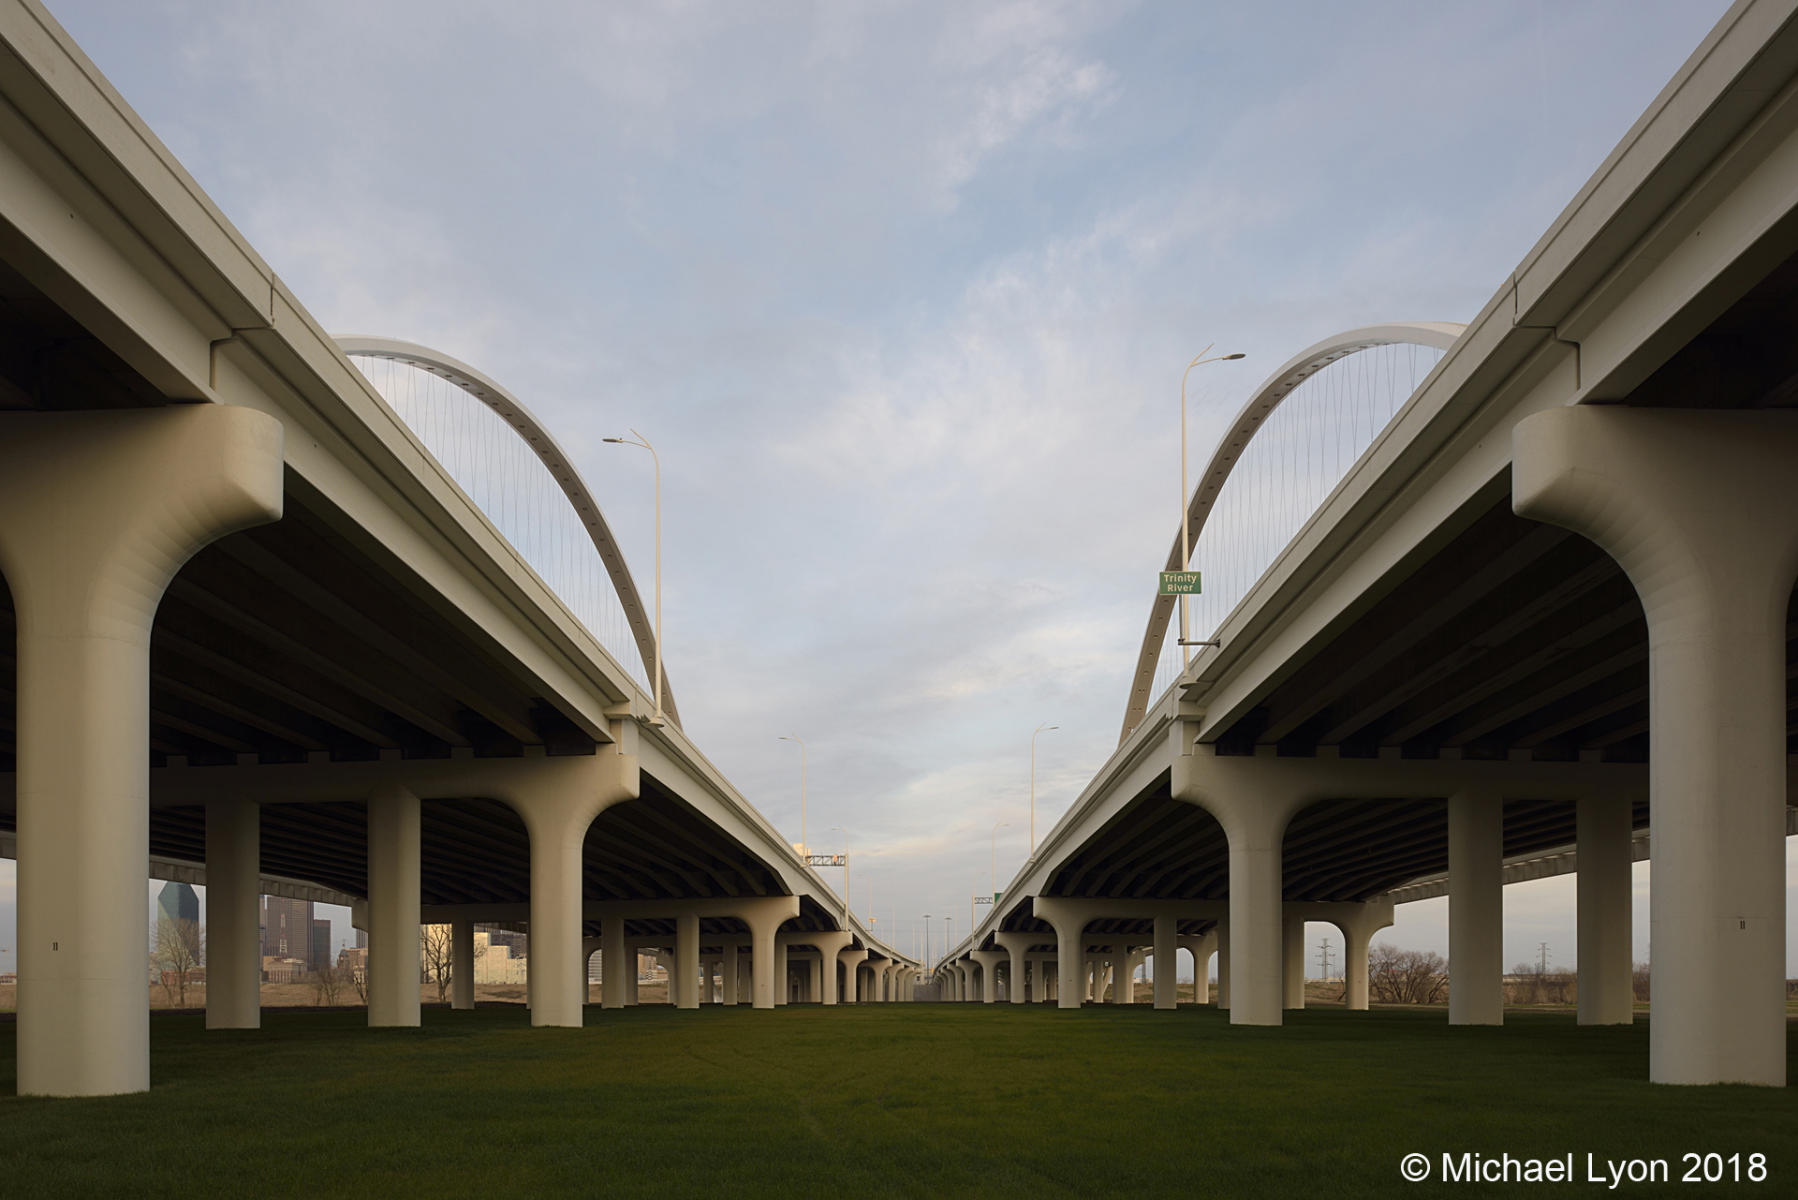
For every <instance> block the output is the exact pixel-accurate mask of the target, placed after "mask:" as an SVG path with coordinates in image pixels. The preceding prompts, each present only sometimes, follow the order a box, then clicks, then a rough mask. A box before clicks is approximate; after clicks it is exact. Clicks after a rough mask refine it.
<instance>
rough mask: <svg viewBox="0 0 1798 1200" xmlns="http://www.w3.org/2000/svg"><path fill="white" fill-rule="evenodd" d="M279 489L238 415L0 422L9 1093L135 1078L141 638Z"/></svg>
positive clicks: (141, 910) (142, 832)
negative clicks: (14, 1049)
mask: <svg viewBox="0 0 1798 1200" xmlns="http://www.w3.org/2000/svg"><path fill="white" fill-rule="evenodd" d="M281 496H282V466H281V426H280V423H279V422H278V421H276V420H274V419H273V418H271V417H269V416H267V415H265V414H262V413H258V412H255V411H252V410H250V409H246V408H239V407H233V406H227V405H212V404H193V405H173V406H170V407H167V408H153V409H142V410H137V411H131V412H122V411H95V412H79V413H11V414H7V415H5V416H0V575H4V577H5V581H6V585H7V588H8V589H9V591H10V592H11V595H12V601H13V607H14V611H15V616H16V620H17V655H18V660H17V684H16V712H17V730H16V733H15V736H14V743H15V752H16V759H17V775H16V780H15V787H16V804H17V808H16V819H17V825H16V829H17V832H18V855H19V859H18V877H17V878H18V893H17V894H18V926H17V936H18V942H17V946H18V974H19V984H18V1027H17V1041H18V1056H19V1057H18V1091H19V1093H20V1094H21V1095H62V1096H98V1095H113V1094H117V1093H121V1092H141V1091H144V1090H146V1089H148V1088H149V1086H150V1042H149V1030H150V1026H149V1004H148V999H147V996H146V989H145V985H144V950H145V936H146V931H147V930H148V929H149V927H150V922H149V896H148V891H147V889H146V888H145V886H144V883H145V878H146V876H145V865H146V862H147V860H148V858H149V836H150V835H149V821H148V819H147V815H146V814H147V812H148V803H149V754H148V750H147V745H148V742H149V704H150V700H149V693H150V688H149V676H150V655H149V649H150V629H151V626H152V624H153V622H154V620H155V615H156V607H157V604H158V603H159V602H160V600H161V598H162V594H163V591H164V589H166V587H167V586H168V584H169V581H170V580H172V579H173V578H174V576H175V574H176V572H177V571H179V570H180V569H181V567H182V566H183V565H184V564H185V563H186V562H187V560H188V559H189V558H191V557H192V556H193V555H194V554H195V553H196V552H198V551H199V550H200V549H201V548H203V547H204V546H206V545H208V544H209V543H211V542H213V541H215V540H217V539H218V538H220V537H223V536H225V535H226V534H229V533H231V532H233V531H235V530H238V529H244V528H247V527H249V526H252V525H261V524H264V523H265V522H268V521H272V520H277V519H279V518H280V516H281Z"/></svg>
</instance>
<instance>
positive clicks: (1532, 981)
mask: <svg viewBox="0 0 1798 1200" xmlns="http://www.w3.org/2000/svg"><path fill="white" fill-rule="evenodd" d="M1511 974H1512V975H1513V976H1514V977H1515V978H1516V980H1517V982H1516V985H1515V986H1516V988H1517V998H1516V1003H1518V1004H1540V1003H1542V990H1543V987H1544V985H1545V984H1546V983H1547V982H1548V980H1547V977H1546V976H1545V975H1544V974H1543V973H1542V968H1541V966H1540V964H1538V963H1533V962H1520V963H1518V964H1517V965H1516V966H1515V967H1514V968H1512V970H1511Z"/></svg>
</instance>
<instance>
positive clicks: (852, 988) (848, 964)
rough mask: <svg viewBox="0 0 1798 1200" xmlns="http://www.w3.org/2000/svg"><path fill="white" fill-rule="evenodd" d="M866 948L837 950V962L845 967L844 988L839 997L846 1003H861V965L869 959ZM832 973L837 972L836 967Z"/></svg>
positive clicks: (832, 969)
mask: <svg viewBox="0 0 1798 1200" xmlns="http://www.w3.org/2000/svg"><path fill="white" fill-rule="evenodd" d="M867 957H868V952H867V951H866V950H850V949H843V950H839V951H837V954H836V958H835V962H837V963H841V964H842V967H843V990H842V994H841V995H840V996H839V997H838V999H839V1000H840V1001H841V1002H842V1003H844V1004H859V1003H861V965H862V963H863V962H864V961H865V960H866V959H867ZM830 970H831V974H832V976H834V975H835V974H836V971H835V967H834V966H833V967H832V968H831V969H830Z"/></svg>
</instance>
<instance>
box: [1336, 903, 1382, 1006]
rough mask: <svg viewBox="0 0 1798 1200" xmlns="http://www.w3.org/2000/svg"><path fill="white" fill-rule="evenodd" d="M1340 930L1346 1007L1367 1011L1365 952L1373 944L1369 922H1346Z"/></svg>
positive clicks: (1371, 928) (1371, 927) (1372, 931)
mask: <svg viewBox="0 0 1798 1200" xmlns="http://www.w3.org/2000/svg"><path fill="white" fill-rule="evenodd" d="M1340 928H1341V929H1342V975H1343V979H1344V980H1345V981H1346V982H1347V984H1348V988H1347V991H1348V1006H1349V1009H1350V1010H1351V1011H1354V1012H1366V1011H1367V951H1368V947H1369V946H1370V945H1371V944H1372V942H1373V934H1374V929H1373V925H1372V923H1371V922H1366V921H1346V922H1344V923H1343V924H1342V925H1341V927H1340Z"/></svg>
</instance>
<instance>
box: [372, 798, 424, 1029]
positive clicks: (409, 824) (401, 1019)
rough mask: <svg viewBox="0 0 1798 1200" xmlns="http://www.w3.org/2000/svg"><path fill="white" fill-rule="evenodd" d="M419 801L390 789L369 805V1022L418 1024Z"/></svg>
mask: <svg viewBox="0 0 1798 1200" xmlns="http://www.w3.org/2000/svg"><path fill="white" fill-rule="evenodd" d="M418 855H419V805H418V797H417V796H414V795H413V794H412V793H411V792H408V791H406V790H405V789H404V788H402V787H398V786H389V787H384V788H382V789H381V790H380V791H379V792H377V793H375V794H374V795H373V796H371V797H369V801H368V1023H369V1025H370V1026H371V1027H375V1028H382V1027H389V1026H400V1027H405V1026H416V1025H417V1024H418V985H419V926H418V907H419V866H418Z"/></svg>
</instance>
